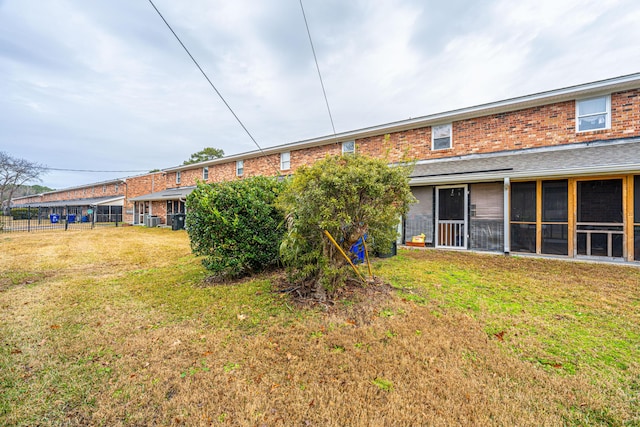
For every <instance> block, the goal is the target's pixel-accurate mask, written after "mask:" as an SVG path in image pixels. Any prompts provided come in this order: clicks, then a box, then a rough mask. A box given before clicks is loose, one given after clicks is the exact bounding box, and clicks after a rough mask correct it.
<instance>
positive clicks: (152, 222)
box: [147, 216, 160, 227]
mask: <svg viewBox="0 0 640 427" xmlns="http://www.w3.org/2000/svg"><path fill="white" fill-rule="evenodd" d="M158 225H160V218H158V217H157V216H150V217H149V224H148V225H147V227H157V226H158Z"/></svg>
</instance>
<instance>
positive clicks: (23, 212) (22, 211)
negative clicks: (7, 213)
mask: <svg viewBox="0 0 640 427" xmlns="http://www.w3.org/2000/svg"><path fill="white" fill-rule="evenodd" d="M11 216H12V217H13V219H16V220H17V219H33V218H37V217H38V209H37V208H35V209H31V210H29V208H13V209H11Z"/></svg>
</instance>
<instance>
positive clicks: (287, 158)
mask: <svg viewBox="0 0 640 427" xmlns="http://www.w3.org/2000/svg"><path fill="white" fill-rule="evenodd" d="M289 169H291V152H290V151H287V152H285V153H280V170H283V171H286V170H289Z"/></svg>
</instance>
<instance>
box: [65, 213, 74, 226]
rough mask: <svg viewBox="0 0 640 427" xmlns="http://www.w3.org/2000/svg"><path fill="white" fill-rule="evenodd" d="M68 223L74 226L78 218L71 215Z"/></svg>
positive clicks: (68, 216) (68, 217)
mask: <svg viewBox="0 0 640 427" xmlns="http://www.w3.org/2000/svg"><path fill="white" fill-rule="evenodd" d="M67 222H68V223H69V224H72V223H74V222H76V216H75V215H73V214H69V215H67Z"/></svg>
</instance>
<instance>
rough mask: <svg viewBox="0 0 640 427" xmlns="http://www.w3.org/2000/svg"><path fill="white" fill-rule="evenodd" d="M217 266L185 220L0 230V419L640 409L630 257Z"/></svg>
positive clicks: (607, 420)
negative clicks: (379, 287)
mask: <svg viewBox="0 0 640 427" xmlns="http://www.w3.org/2000/svg"><path fill="white" fill-rule="evenodd" d="M374 273H375V274H376V275H378V276H381V277H384V278H385V279H386V280H387V281H388V282H390V283H391V284H392V286H393V288H394V290H393V291H392V292H383V291H375V290H368V291H362V292H357V293H353V294H348V295H346V296H345V297H344V298H343V299H341V300H340V301H338V302H337V303H336V304H335V305H332V306H326V307H324V306H318V307H317V308H315V309H310V308H300V307H299V306H298V305H296V304H295V303H294V302H293V301H291V300H290V299H289V297H288V295H286V294H282V293H278V292H272V287H273V283H275V281H276V280H277V278H278V277H277V274H271V275H263V276H260V277H256V278H252V279H250V280H243V281H241V282H239V283H234V284H224V285H211V284H208V283H207V282H206V281H205V280H204V279H205V278H206V272H205V271H204V270H203V268H202V267H201V265H200V263H199V261H198V259H196V258H195V257H194V256H193V255H191V253H190V249H189V241H188V237H187V235H186V234H185V232H183V231H171V230H163V229H145V228H138V227H124V228H109V229H96V230H86V231H67V232H62V231H50V232H38V233H28V234H27V233H23V234H0V340H1V346H0V425H17V426H33V425H104V426H117V425H186V426H194V425H251V426H254V425H255V426H261V425H265V426H272V425H287V426H288V425H303V426H305V425H312V426H327V425H335V426H344V425H354V426H355V425H367V426H369V425H371V426H378V425H379V426H389V425H407V426H409V425H411V426H413V425H483V426H484V425H500V426H502V425H509V426H511V425H521V426H524V425H532V426H533V425H535V426H542V425H550V426H556V425H583V426H592V425H612V426H637V425H640V402H639V400H638V399H639V394H640V326H639V325H640V268H637V267H629V266H614V265H597V264H587V263H577V262H564V261H554V260H542V259H532V258H518V257H503V256H492V255H482V254H472V253H463V252H443V251H417V250H401V251H400V253H399V255H398V256H397V257H394V258H391V259H386V260H378V261H376V262H375V264H374Z"/></svg>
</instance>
